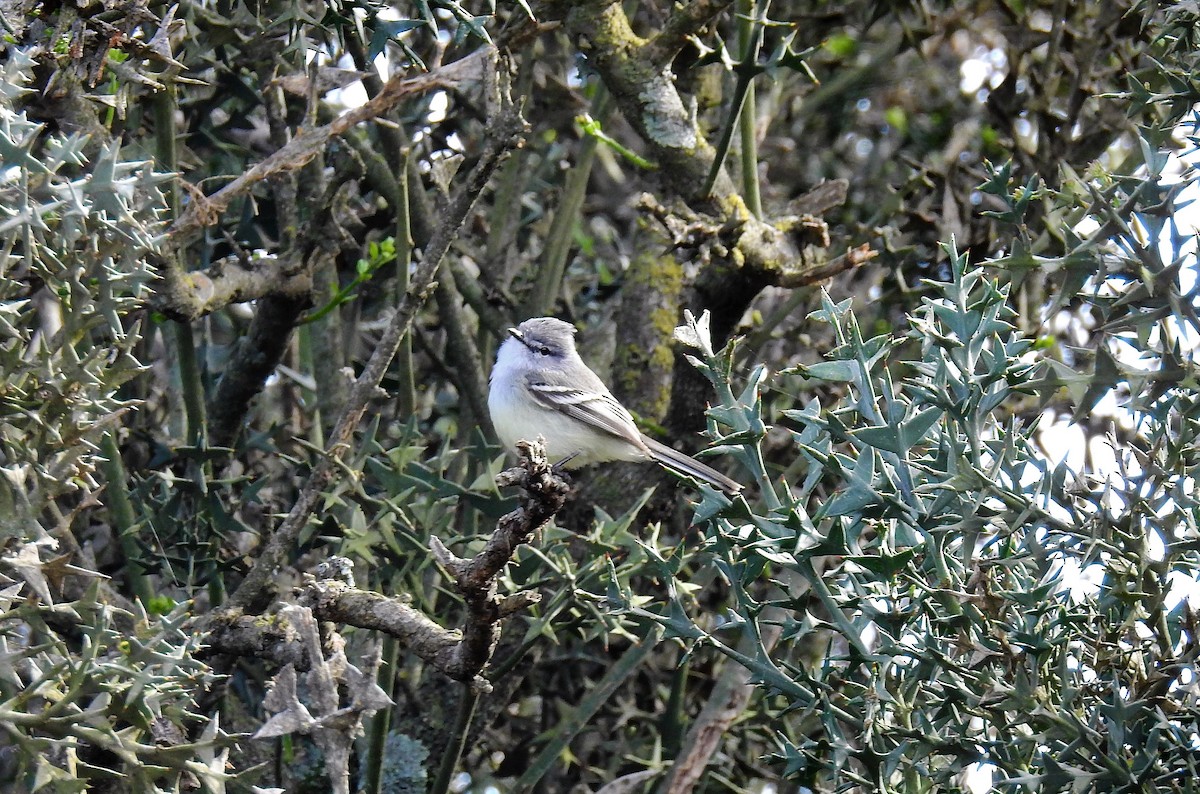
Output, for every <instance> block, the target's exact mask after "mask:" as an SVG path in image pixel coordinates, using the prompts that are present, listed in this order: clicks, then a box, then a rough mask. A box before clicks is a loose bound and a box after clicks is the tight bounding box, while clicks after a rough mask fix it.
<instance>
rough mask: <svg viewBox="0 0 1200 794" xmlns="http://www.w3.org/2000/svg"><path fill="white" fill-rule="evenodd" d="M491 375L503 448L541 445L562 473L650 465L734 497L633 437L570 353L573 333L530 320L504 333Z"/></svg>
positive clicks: (711, 472) (731, 487)
mask: <svg viewBox="0 0 1200 794" xmlns="http://www.w3.org/2000/svg"><path fill="white" fill-rule="evenodd" d="M508 332H509V334H511V338H509V339H505V340H504V343H503V344H501V345H500V350H499V351H498V352H497V353H496V366H495V367H494V368H493V369H492V379H491V389H490V390H489V392H488V410H489V411H490V412H491V414H492V424H493V425H495V427H496V433H497V434H498V435H499V436H500V440H501V441H502V442H504V446H506V447H508V448H509V449H511V450H515V449H516V442H517V441H518V440H520V439H526V440H533V439H536V438H537V437H538V436H539V435H540V436H542V437H543V438H544V439H545V440H546V455H547V457H548V458H549V459H550V460H552V461H557V462H559V463H560V464H562V465H564V466H565V467H566V468H570V469H575V468H579V467H581V466H586V465H588V464H589V463H605V462H607V461H613V460H625V461H642V460H653V461H655V462H656V463H659V464H661V465H663V466H665V467H667V468H668V469H671V470H672V471H675V472H677V473H680V474H685V475H687V476H689V477H693V478H695V479H697V480H702V481H704V482H707V483H709V484H710V485H712V486H714V487H716V488H720V489H721V490H722V491H725V492H726V493H730V494H734V493H737V492H738V491H740V490H741V489H742V486H741V485H739V484H738V483H736V482H734V481H733V480H731V479H729V478H728V477H726V476H725V475H724V474H721V472H719V471H717V470H716V469H713V468H712V467H710V466H707V465H705V464H703V463H701V462H700V461H698V460H696V459H695V458H691V457H688V456H687V455H684V454H683V453H682V452H677V451H675V450H674V449H671V448H670V447H668V446H666V445H664V444H660V443H658V442H657V441H655V440H654V439H652V438H649V437H648V436H645V435H643V434H642V433H641V432H639V431H638V429H637V425H635V424H634V422H633V417H632V416H630V415H629V411H627V410H625V407H624V406H623V405H621V404H620V403H619V402H617V399H616V398H615V397H613V396H612V394H611V393H610V392H609V390H608V388H607V387H606V386H605V385H604V383H603V382H601V380H600V378H598V377H596V373H594V372H592V370H591V369H589V368H588V365H587V364H585V363H583V359H581V358H580V357H579V353H578V352H576V350H575V327H574V326H573V325H571V324H570V323H565V322H563V321H562V320H556V319H554V318H553V317H535V318H533V319H532V320H526V321H525V322H523V323H521V324H520V325H519V326H517V327H516V328H510V329H508Z"/></svg>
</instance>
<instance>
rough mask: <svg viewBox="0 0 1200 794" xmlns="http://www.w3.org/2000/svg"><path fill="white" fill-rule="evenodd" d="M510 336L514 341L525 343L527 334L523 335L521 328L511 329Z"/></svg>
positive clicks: (509, 330)
mask: <svg viewBox="0 0 1200 794" xmlns="http://www.w3.org/2000/svg"><path fill="white" fill-rule="evenodd" d="M508 335H509V336H511V337H512V338H513V339H517V340H520V341H522V342H524V341H525V334H523V333H521V330H520V329H519V328H509V329H508Z"/></svg>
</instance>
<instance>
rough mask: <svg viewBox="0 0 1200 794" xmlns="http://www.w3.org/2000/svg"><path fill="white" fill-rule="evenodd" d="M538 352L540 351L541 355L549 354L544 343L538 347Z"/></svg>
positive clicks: (548, 349)
mask: <svg viewBox="0 0 1200 794" xmlns="http://www.w3.org/2000/svg"><path fill="white" fill-rule="evenodd" d="M538 352H539V353H541V354H542V355H543V356H548V355H550V348H548V347H546V346H545V345H542V346H541V347H539V348H538Z"/></svg>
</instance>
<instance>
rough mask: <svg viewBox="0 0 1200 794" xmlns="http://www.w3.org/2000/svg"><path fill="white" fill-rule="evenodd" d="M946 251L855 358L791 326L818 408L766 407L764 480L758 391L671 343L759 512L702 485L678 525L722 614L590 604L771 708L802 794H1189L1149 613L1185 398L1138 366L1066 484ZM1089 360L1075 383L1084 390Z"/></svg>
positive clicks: (1028, 380)
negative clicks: (696, 382) (789, 456)
mask: <svg viewBox="0 0 1200 794" xmlns="http://www.w3.org/2000/svg"><path fill="white" fill-rule="evenodd" d="M1139 191H1140V192H1142V193H1146V194H1150V195H1153V193H1154V190H1153V185H1143V186H1142V188H1139ZM1145 223H1146V225H1147V228H1150V229H1151V230H1153V228H1154V226H1153V225H1152V223H1151V222H1150V221H1146V222H1145ZM1156 239H1157V238H1156ZM1122 250H1125V247H1124V246H1123V245H1122V243H1121V242H1120V241H1114V242H1113V243H1111V245H1110V246H1109V247H1108V251H1107V252H1106V253H1107V254H1108V255H1115V256H1120V255H1121V251H1122ZM1114 251H1115V252H1116V253H1115V254H1114V253H1113V252H1114ZM949 255H950V256H949V265H950V272H949V278H948V280H947V281H945V282H944V283H931V284H930V285H929V286H930V288H931V292H930V294H928V296H927V297H925V298H923V305H922V306H921V307H920V308H919V309H918V310H917V311H915V312H913V313H912V315H910V323H911V326H912V327H911V330H910V331H909V333H908V334H907V335H906V336H892V335H880V336H876V337H871V338H864V336H863V335H862V334H861V332H860V328H859V326H858V323H857V321H856V319H855V317H854V314H853V312H852V311H851V309H850V305H849V304H850V301H845V302H843V303H840V304H834V303H833V302H832V301H830V300H828V298H826V299H825V301H824V305H823V307H822V309H821V310H819V311H818V312H816V313H815V314H814V315H813V319H815V320H818V321H821V322H825V323H828V324H830V325H831V326H832V327H833V329H834V331H835V334H836V339H837V346H836V347H835V348H834V349H833V350H831V351H829V353H828V354H827V358H828V360H827V361H824V362H821V363H819V364H816V365H813V366H809V367H804V368H801V370H800V371H798V372H797V373H793V374H803V375H805V376H807V377H809V378H813V379H817V380H819V381H824V382H826V383H828V384H830V391H831V392H832V393H834V394H836V395H839V396H838V397H837V398H836V399H834V400H831V401H830V402H829V404H827V405H822V404H820V403H819V402H817V401H816V400H814V401H812V402H811V403H810V404H808V405H806V406H804V407H803V408H799V409H795V410H785V411H784V414H785V415H786V420H787V422H788V424H789V426H790V428H791V430H792V437H793V441H794V444H795V451H796V455H797V456H798V457H799V459H800V460H799V461H798V462H797V465H796V466H793V467H792V469H791V470H792V471H793V472H796V473H798V476H796V477H793V478H787V480H786V481H784V480H783V479H772V478H771V477H770V476H769V475H768V473H767V472H766V470H765V469H764V467H763V465H762V458H761V454H760V451H759V443H760V442H761V440H762V439H763V438H764V436H765V430H766V428H765V425H764V423H763V419H762V410H763V408H762V399H761V394H762V384H763V383H765V382H766V378H767V375H766V373H765V372H764V371H763V370H762V369H761V368H760V369H757V370H755V371H754V372H753V373H752V374H751V375H750V376H749V378H748V379H747V380H748V382H747V383H746V384H745V385H744V386H742V387H741V388H740V390H739V389H735V388H734V387H733V383H734V382H735V381H736V380H737V378H735V377H734V375H733V372H734V358H733V346H730V347H728V348H726V349H725V350H723V351H714V350H713V349H712V346H711V343H710V342H709V337H708V332H707V328H706V327H705V321H704V318H701V319H700V320H693V321H692V322H691V323H690V324H689V325H688V326H686V327H685V328H683V329H680V332H679V333H678V334H677V335H678V336H679V338H680V339H681V341H683V342H684V343H685V344H689V345H690V346H691V347H692V348H693V350H694V351H695V352H696V355H695V356H694V358H693V363H694V364H695V365H696V366H697V367H698V368H699V369H700V370H701V371H702V372H704V374H706V375H707V376H708V377H709V379H710V380H711V381H712V383H713V384H714V386H715V387H716V390H717V394H718V397H719V398H720V402H721V405H719V406H717V407H716V408H713V409H711V410H710V411H709V416H710V418H711V419H712V420H713V424H712V426H711V428H710V429H711V430H712V432H713V433H714V434H716V435H717V436H718V438H719V441H720V442H723V443H724V444H725V445H726V449H727V451H728V452H729V453H730V454H732V455H733V456H734V457H736V458H737V459H738V460H739V461H740V462H741V465H742V468H743V470H744V471H746V472H748V473H749V474H750V475H751V476H752V477H753V479H754V480H755V481H756V482H757V485H758V488H759V489H760V491H761V493H762V504H763V507H761V508H757V507H756V508H751V507H750V505H749V504H747V503H745V502H742V501H741V500H740V499H739V500H738V501H737V502H736V503H730V501H729V500H728V499H727V498H726V497H725V496H724V495H722V494H719V493H717V492H715V491H713V490H712V489H707V488H706V489H705V498H704V501H703V502H702V504H701V505H700V506H699V508H698V512H697V523H701V522H702V523H703V525H704V526H705V540H704V547H703V552H702V554H703V556H705V557H706V558H707V560H708V561H709V562H710V563H711V564H712V565H713V566H715V568H716V569H717V570H719V571H720V572H721V575H722V577H723V579H724V580H725V582H726V583H727V584H728V586H729V588H730V592H731V601H732V605H731V609H730V611H729V613H728V614H727V615H726V616H723V617H721V618H719V619H716V620H714V619H713V616H706V615H704V614H703V613H697V612H696V611H695V610H694V609H692V608H691V606H690V605H689V603H688V600H687V598H686V597H685V595H684V593H685V592H686V590H685V587H684V584H685V583H681V582H678V581H675V580H673V579H672V580H670V581H669V582H668V590H669V593H670V599H669V602H668V603H667V604H666V605H664V606H662V607H659V608H655V607H644V606H640V605H639V602H638V600H637V596H636V595H635V594H634V591H633V590H632V589H630V588H629V587H628V586H627V585H625V584H624V583H622V582H619V581H614V584H613V587H612V588H611V589H610V591H609V601H610V604H612V605H613V606H614V607H616V609H617V610H618V612H619V613H620V614H622V615H624V616H625V617H627V618H633V619H636V620H640V621H652V622H654V623H657V624H658V625H660V626H661V627H662V628H663V629H664V630H665V634H666V636H667V637H674V638H677V639H680V640H682V641H683V642H686V643H689V644H692V645H694V647H703V646H710V647H714V648H716V649H717V650H719V651H721V652H722V653H724V654H726V655H728V656H729V657H731V658H733V659H735V660H737V661H738V662H739V663H740V664H742V665H744V666H745V667H746V668H747V669H748V670H749V671H750V672H751V680H752V681H754V682H755V683H756V684H757V685H758V686H759V687H761V689H762V690H763V692H764V694H766V695H769V696H770V697H771V699H770V700H768V701H767V703H770V704H773V705H771V706H769V708H773V709H775V712H774V714H775V717H774V725H775V726H776V727H775V731H776V740H777V744H778V748H779V750H778V753H777V755H776V759H775V760H776V761H777V762H778V763H779V768H780V769H781V770H782V771H783V772H784V773H785V774H786V775H788V776H793V777H795V778H796V779H798V780H799V781H801V782H802V783H803V784H804V785H805V786H807V787H809V788H811V789H813V790H816V791H833V790H884V789H898V790H905V791H926V790H952V789H961V788H962V787H963V785H964V781H963V777H962V775H963V774H964V772H965V770H967V769H968V768H969V767H970V766H971V765H972V764H974V763H979V764H981V765H982V766H981V767H980V773H981V774H988V775H991V777H992V780H993V783H994V784H998V785H1001V786H1002V787H1012V788H1014V789H1017V790H1021V789H1025V790H1037V791H1084V790H1091V791H1115V790H1128V791H1135V790H1154V791H1182V790H1191V789H1190V788H1188V787H1189V786H1190V785H1191V784H1192V783H1191V782H1192V781H1194V780H1195V779H1196V776H1197V773H1198V772H1200V760H1198V758H1197V755H1196V752H1195V725H1196V724H1197V722H1198V721H1200V700H1198V699H1197V697H1196V694H1195V681H1196V669H1195V660H1196V657H1197V648H1198V646H1197V644H1196V639H1195V637H1196V630H1197V626H1198V625H1200V624H1198V621H1197V613H1196V612H1195V611H1194V610H1193V609H1192V608H1191V607H1189V605H1188V603H1187V601H1186V600H1184V601H1180V600H1179V599H1178V598H1177V597H1176V598H1171V597H1170V595H1171V591H1172V588H1173V587H1175V586H1178V585H1179V584H1180V583H1186V582H1192V583H1194V582H1195V580H1196V579H1197V572H1198V570H1200V551H1198V549H1200V501H1198V500H1197V494H1198V493H1200V487H1198V486H1200V483H1197V473H1198V472H1200V454H1198V453H1197V450H1198V449H1200V420H1198V418H1197V417H1200V411H1198V410H1197V406H1198V404H1200V398H1198V396H1197V390H1196V387H1195V384H1194V382H1188V381H1186V380H1180V379H1174V380H1173V381H1170V382H1162V378H1161V377H1155V376H1154V375H1153V373H1154V372H1155V371H1158V372H1160V373H1165V372H1166V371H1168V368H1169V367H1173V366H1176V365H1177V364H1176V363H1173V362H1177V360H1178V359H1177V356H1178V354H1179V351H1178V345H1177V343H1173V342H1169V341H1168V342H1166V343H1164V344H1160V343H1158V342H1153V341H1148V342H1147V343H1146V344H1145V345H1143V347H1142V348H1141V349H1142V350H1143V354H1144V355H1143V356H1142V358H1141V359H1140V361H1141V362H1142V366H1141V368H1140V371H1141V374H1142V377H1143V379H1144V380H1145V381H1147V382H1150V383H1153V384H1154V388H1148V389H1145V390H1140V391H1138V392H1137V393H1135V394H1133V395H1131V396H1130V399H1129V400H1128V402H1127V406H1126V407H1127V410H1128V415H1129V417H1130V419H1131V420H1132V422H1133V431H1132V434H1133V437H1134V441H1133V443H1131V444H1128V445H1125V446H1121V447H1116V448H1115V452H1116V453H1117V454H1116V458H1117V463H1118V470H1117V471H1115V472H1110V473H1109V474H1108V476H1107V478H1099V477H1095V476H1083V475H1081V474H1079V473H1076V472H1073V471H1072V470H1071V469H1069V468H1068V467H1067V465H1066V464H1065V462H1064V460H1063V458H1064V455H1065V452H1066V450H1065V449H1056V450H1043V449H1042V448H1040V446H1039V445H1038V443H1037V442H1036V440H1035V429H1036V428H1035V427H1034V426H1033V424H1036V423H1033V424H1029V423H1024V424H1023V423H1022V422H1021V421H1020V420H1019V419H1017V418H1016V416H1015V411H1014V408H1015V407H1016V405H1017V404H1019V401H1022V400H1029V399H1031V398H1033V397H1035V396H1037V395H1041V396H1042V397H1046V398H1048V397H1052V396H1054V395H1055V394H1058V393H1059V389H1060V388H1063V387H1066V388H1068V389H1070V388H1071V386H1072V384H1071V383H1069V382H1068V381H1067V379H1066V374H1065V373H1067V372H1068V370H1066V368H1064V367H1063V365H1062V364H1061V362H1059V361H1054V360H1052V359H1050V357H1048V356H1045V355H1044V354H1039V353H1038V349H1037V348H1036V347H1035V345H1034V343H1033V341H1032V340H1030V339H1028V338H1026V337H1025V336H1024V335H1023V334H1022V333H1021V332H1020V331H1019V330H1018V329H1016V328H1015V327H1014V326H1013V325H1012V324H1011V320H1012V319H1013V318H1014V314H1013V312H1012V310H1011V309H1010V308H1009V306H1008V300H1009V295H1008V289H1007V287H1005V286H1002V285H1000V284H998V283H997V282H996V281H994V280H992V279H991V278H990V277H989V276H988V275H987V274H986V273H985V272H984V271H982V270H980V269H976V268H971V267H969V266H968V264H967V257H966V255H965V254H959V253H957V252H956V251H954V250H953V248H952V247H951V248H950V249H949ZM1157 256H1159V254H1158V252H1157V251H1156V252H1155V253H1154V254H1152V255H1149V256H1143V259H1147V258H1157ZM1098 261H1099V260H1097V262H1098ZM1160 284H1161V285H1162V286H1163V287H1164V288H1167V289H1171V288H1173V289H1175V290H1178V288H1179V285H1178V283H1177V282H1176V283H1175V284H1174V285H1167V284H1166V283H1165V282H1161V281H1160ZM1089 289H1091V290H1093V291H1095V292H1097V293H1099V294H1100V295H1101V296H1103V295H1105V294H1106V291H1105V290H1101V289H1099V288H1098V287H1096V286H1095V285H1093V286H1091V287H1089ZM1143 297H1146V296H1143ZM1158 316H1159V318H1160V319H1162V318H1166V321H1167V322H1175V319H1173V318H1172V317H1171V316H1170V315H1158ZM1147 322H1148V323H1150V324H1151V325H1153V324H1154V323H1155V322H1157V321H1149V320H1147ZM1114 328H1117V326H1114ZM1147 336H1149V334H1147ZM1161 339H1163V340H1169V339H1171V337H1170V336H1169V335H1167V334H1165V333H1164V334H1162V336H1161ZM1173 346H1174V347H1173ZM1173 355H1174V356H1175V358H1172V356H1173ZM1102 360H1103V357H1102V356H1100V355H1099V354H1097V365H1096V371H1095V372H1094V373H1092V374H1091V375H1090V376H1085V375H1083V374H1082V373H1080V374H1079V375H1078V376H1077V377H1089V378H1090V380H1091V381H1092V382H1093V383H1098V384H1100V385H1101V387H1103V386H1104V384H1107V383H1109V382H1110V380H1111V373H1109V372H1108V371H1107V369H1108V367H1107V365H1106V366H1104V367H1102V366H1101V364H1100V363H1099V362H1100V361H1102ZM1148 365H1149V366H1148ZM785 375H786V373H785ZM1079 391H1080V394H1081V397H1080V399H1084V397H1085V396H1086V394H1087V393H1089V392H1090V390H1089V389H1080V390H1079ZM1089 399H1090V398H1089ZM1035 404H1036V403H1035ZM1092 404H1094V403H1092ZM1088 407H1089V408H1090V404H1088ZM831 485H832V487H830V486H831ZM677 557H678V551H677V552H676V553H675V554H672V555H670V557H669V558H668V557H667V556H666V555H664V558H663V563H662V566H661V568H662V572H663V574H676V573H677V572H678V570H679V563H678V560H677ZM1071 572H1074V574H1072V573H1071ZM1080 572H1085V573H1086V577H1085V579H1081V578H1080V577H1079V573H1080ZM814 644H815V645H817V648H816V652H815V653H814V649H813V645H814ZM764 707H767V706H764Z"/></svg>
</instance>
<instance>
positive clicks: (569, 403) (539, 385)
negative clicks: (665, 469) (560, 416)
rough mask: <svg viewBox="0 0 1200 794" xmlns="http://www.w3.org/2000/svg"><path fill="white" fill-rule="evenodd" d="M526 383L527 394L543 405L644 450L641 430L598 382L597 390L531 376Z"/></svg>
mask: <svg viewBox="0 0 1200 794" xmlns="http://www.w3.org/2000/svg"><path fill="white" fill-rule="evenodd" d="M528 385H529V392H530V394H532V395H533V396H534V398H536V399H537V401H538V402H539V403H541V404H542V405H543V406H545V407H547V408H553V409H554V410H556V411H561V412H563V413H564V414H566V415H567V416H570V417H572V418H574V419H578V420H579V421H580V422H583V423H584V424H587V425H588V426H590V427H593V428H595V429H597V430H601V431H603V432H605V433H610V434H612V435H614V436H616V437H617V438H621V439H624V440H626V441H628V442H629V443H630V444H633V445H634V446H635V447H639V448H641V449H643V450H645V448H646V447H645V444H644V443H643V442H642V434H641V433H640V432H638V429H637V425H635V424H634V423H633V417H632V416H630V415H629V411H626V410H625V407H624V406H623V405H621V404H620V403H619V402H617V398H616V397H613V396H612V394H610V393H609V391H608V389H606V388H604V386H603V385H602V384H601V385H600V388H599V389H598V390H597V389H592V388H580V387H579V386H569V385H563V384H556V383H549V382H546V381H545V380H541V379H532V380H530V382H529V384H528ZM647 454H649V453H648V451H647Z"/></svg>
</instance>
